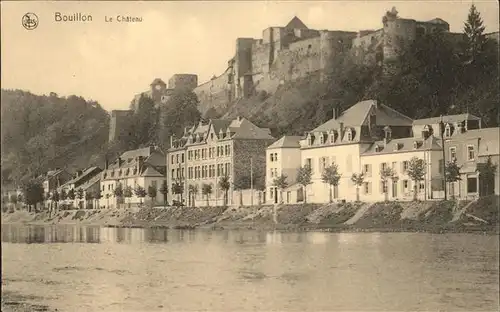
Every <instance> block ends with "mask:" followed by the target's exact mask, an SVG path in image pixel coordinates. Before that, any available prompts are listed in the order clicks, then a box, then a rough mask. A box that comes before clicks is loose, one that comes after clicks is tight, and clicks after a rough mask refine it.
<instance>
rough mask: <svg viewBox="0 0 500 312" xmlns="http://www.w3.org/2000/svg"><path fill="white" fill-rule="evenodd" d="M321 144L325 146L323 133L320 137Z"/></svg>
mask: <svg viewBox="0 0 500 312" xmlns="http://www.w3.org/2000/svg"><path fill="white" fill-rule="evenodd" d="M319 144H321V145H323V144H325V135H324V134H323V133H321V134H320V135H319Z"/></svg>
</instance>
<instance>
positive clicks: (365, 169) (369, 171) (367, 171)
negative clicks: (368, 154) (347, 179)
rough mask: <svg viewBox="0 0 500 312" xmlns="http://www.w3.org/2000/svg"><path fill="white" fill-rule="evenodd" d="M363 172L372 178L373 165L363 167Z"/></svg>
mask: <svg viewBox="0 0 500 312" xmlns="http://www.w3.org/2000/svg"><path fill="white" fill-rule="evenodd" d="M363 172H364V174H365V175H366V176H367V177H371V176H372V165H369V164H366V165H364V166H363Z"/></svg>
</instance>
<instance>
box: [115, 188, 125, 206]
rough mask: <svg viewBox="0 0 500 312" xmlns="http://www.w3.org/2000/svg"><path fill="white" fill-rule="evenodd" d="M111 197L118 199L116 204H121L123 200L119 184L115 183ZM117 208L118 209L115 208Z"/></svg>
mask: <svg viewBox="0 0 500 312" xmlns="http://www.w3.org/2000/svg"><path fill="white" fill-rule="evenodd" d="M113 195H115V197H116V198H117V199H118V201H117V202H118V203H121V202H122V199H123V186H122V184H121V183H117V184H116V187H115V189H114V190H113ZM117 208H118V207H117Z"/></svg>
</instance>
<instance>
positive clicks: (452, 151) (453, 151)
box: [450, 147, 457, 161]
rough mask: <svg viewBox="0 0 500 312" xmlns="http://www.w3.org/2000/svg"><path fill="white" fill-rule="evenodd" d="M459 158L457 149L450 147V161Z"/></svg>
mask: <svg viewBox="0 0 500 312" xmlns="http://www.w3.org/2000/svg"><path fill="white" fill-rule="evenodd" d="M456 158H457V148H456V147H450V161H453V160H455V159H456Z"/></svg>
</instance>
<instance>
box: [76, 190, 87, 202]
mask: <svg viewBox="0 0 500 312" xmlns="http://www.w3.org/2000/svg"><path fill="white" fill-rule="evenodd" d="M84 196H85V194H84V192H83V189H82V188H79V189H78V190H76V198H78V200H79V202H78V205H81V203H82V202H81V200H82V199H83V197H84Z"/></svg>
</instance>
